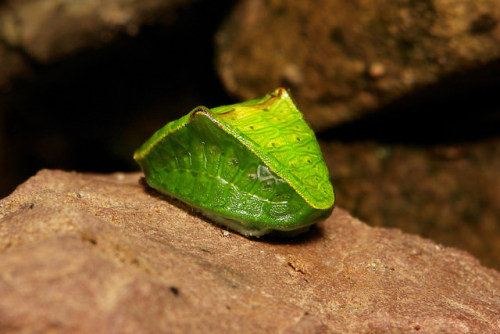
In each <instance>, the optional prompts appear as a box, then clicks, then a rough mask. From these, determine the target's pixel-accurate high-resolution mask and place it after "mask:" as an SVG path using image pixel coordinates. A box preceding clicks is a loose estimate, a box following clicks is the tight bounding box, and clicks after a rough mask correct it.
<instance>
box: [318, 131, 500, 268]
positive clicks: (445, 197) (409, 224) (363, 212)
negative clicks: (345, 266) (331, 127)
mask: <svg viewBox="0 0 500 334" xmlns="http://www.w3.org/2000/svg"><path fill="white" fill-rule="evenodd" d="M322 148H323V153H324V155H325V159H326V162H327V164H328V166H330V171H331V173H332V178H333V183H334V185H335V194H336V195H337V202H338V205H340V206H341V207H342V208H344V209H346V210H348V211H349V212H350V213H351V214H352V215H354V216H356V217H359V218H360V219H362V220H364V221H366V222H367V223H368V224H370V225H371V226H384V227H397V228H400V229H401V230H403V231H404V232H407V233H412V234H418V235H420V236H424V237H426V238H430V239H432V240H434V241H436V242H439V243H442V244H444V245H447V246H452V247H457V248H460V249H463V250H466V251H467V252H470V253H471V254H472V255H474V256H475V257H476V258H478V259H479V260H480V261H481V263H482V264H483V265H486V266H488V267H493V268H496V269H497V270H499V269H500V256H499V254H500V173H499V171H500V138H498V139H491V140H483V141H477V142H473V143H468V144H461V145H452V144H450V145H439V146H436V147H433V148H422V147H409V146H403V145H389V144H380V143H378V144H377V143H365V142H363V143H339V142H328V143H327V142H323V143H322Z"/></svg>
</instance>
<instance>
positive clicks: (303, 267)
mask: <svg viewBox="0 0 500 334" xmlns="http://www.w3.org/2000/svg"><path fill="white" fill-rule="evenodd" d="M140 177H141V175H140V174H121V173H117V174H112V175H91V174H78V173H69V172H62V171H47V170H45V171H41V172H40V173H38V174H37V175H36V176H35V177H33V178H31V179H30V180H28V181H27V182H26V183H24V184H23V185H21V186H19V187H18V189H17V190H16V191H15V192H14V193H13V194H11V195H10V196H8V197H7V198H5V199H3V200H2V201H1V202H0V296H1V298H0V332H2V333H18V332H36V331H39V332H47V331H52V332H81V333H90V332H94V333H95V332H106V333H152V332H156V333H158V332H170V333H186V332H190V333H195V332H196V333H202V332H203V333H207V332H238V333H250V332H269V333H276V332H284V333H304V332H314V333H316V332H323V333H329V332H342V333H349V332H351V333H360V332H405V333H413V332H423V333H429V332H452V333H466V332H483V333H485V332H495V331H496V332H498V331H500V317H499V314H500V298H499V289H500V273H498V272H497V271H495V270H492V269H488V268H485V267H482V266H480V265H479V262H478V261H477V260H476V259H474V258H473V257H471V256H470V255H468V254H467V253H465V252H462V251H458V250H455V249H451V248H444V247H442V246H440V245H438V244H435V243H434V242H431V241H429V240H425V239H422V238H419V237H417V236H412V235H408V234H403V233H402V232H400V231H399V230H396V229H382V228H371V227H368V226H367V225H366V224H364V223H362V222H360V221H359V220H357V219H355V218H353V217H351V216H350V215H349V214H348V213H347V212H346V211H344V210H342V209H341V208H336V209H335V210H334V213H333V214H332V216H331V217H330V218H328V219H327V220H326V221H324V222H322V223H320V224H318V226H317V227H316V228H315V229H313V230H312V231H311V232H310V233H308V234H306V235H304V236H302V237H300V238H298V239H293V240H273V239H262V240H249V239H246V238H244V237H242V236H240V235H237V234H233V233H231V232H227V231H225V230H223V229H221V228H219V227H218V226H216V225H213V224H211V223H209V222H207V221H206V220H204V219H202V218H200V217H199V216H198V215H196V214H195V213H193V212H191V211H190V210H189V209H188V208H186V207H184V206H183V205H181V204H179V203H176V202H174V201H171V200H167V199H166V198H165V197H163V196H161V195H159V194H157V193H156V192H154V191H151V190H149V189H147V188H145V187H144V185H142V184H141V183H140V182H139V179H140ZM82 319H84V321H82Z"/></svg>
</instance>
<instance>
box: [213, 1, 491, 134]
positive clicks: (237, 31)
mask: <svg viewBox="0 0 500 334" xmlns="http://www.w3.org/2000/svg"><path fill="white" fill-rule="evenodd" d="M499 21H500V3H499V2H498V1H497V0H465V1H443V0H431V1H406V0H400V1H385V0H376V1H361V2H352V1H346V0H321V1H314V2H310V1H301V0H292V1H263V0H243V1H241V3H239V5H238V6H237V8H236V9H235V10H234V11H233V13H232V16H231V17H230V19H229V20H227V22H226V24H225V25H224V26H223V27H222V28H221V30H220V32H219V34H218V36H217V42H218V54H219V56H218V67H219V73H220V75H221V78H222V80H223V82H224V84H225V86H226V88H227V89H228V90H229V91H230V92H232V93H233V94H235V95H236V96H238V97H240V98H242V99H250V98H253V97H255V96H259V95H261V94H263V93H265V92H267V91H271V90H272V89H274V87H276V86H279V85H285V86H287V87H291V88H292V93H293V95H294V97H295V98H296V99H297V101H298V104H299V105H300V106H301V108H302V109H303V110H304V111H305V112H306V117H307V119H308V120H309V121H310V122H311V124H312V125H313V127H314V128H315V129H322V128H327V127H328V126H331V125H333V124H338V123H341V122H344V121H347V120H352V119H354V118H356V117H359V116H360V115H362V114H365V113H368V112H370V111H372V110H375V109H377V108H379V107H381V106H383V105H384V104H386V103H388V102H390V101H394V100H395V99H397V98H398V97H401V96H403V95H404V94H407V93H408V92H410V91H414V90H415V89H416V88H419V87H422V86H424V85H429V84H434V83H436V82H437V81H439V80H440V79H441V78H443V77H444V76H446V75H448V74H450V73H453V72H457V71H465V70H469V69H472V68H475V67H478V66H481V65H483V64H484V63H487V62H489V61H492V60H495V59H498V58H499V57H500V24H498V22H499Z"/></svg>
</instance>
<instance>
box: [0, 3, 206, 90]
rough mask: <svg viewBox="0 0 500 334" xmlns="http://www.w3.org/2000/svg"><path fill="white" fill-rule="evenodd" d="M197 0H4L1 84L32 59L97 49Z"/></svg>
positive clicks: (0, 11) (1, 9)
mask: <svg viewBox="0 0 500 334" xmlns="http://www.w3.org/2000/svg"><path fill="white" fill-rule="evenodd" d="M195 1H198V0H170V1H163V0H149V1H126V0H108V1H105V2H102V1H96V0H92V1H64V0H37V1H31V0H15V1H14V0H7V1H3V2H1V3H0V64H1V65H0V88H2V86H3V85H6V84H7V83H9V81H10V80H11V79H12V78H13V77H16V76H20V75H22V74H23V72H25V71H26V69H27V68H29V66H30V65H31V63H39V64H40V63H42V64H43V63H52V62H55V61H58V60H61V59H63V58H64V57H67V56H69V55H72V54H75V53H78V52H81V51H84V50H88V49H93V48H98V47H100V46H102V45H104V44H106V43H109V42H110V41H112V40H113V39H114V38H116V36H118V35H120V34H128V35H135V34H137V32H138V31H139V28H140V26H141V25H144V24H148V23H152V22H159V21H163V22H168V21H169V20H172V18H173V17H175V11H176V10H177V9H178V8H179V7H181V6H186V5H187V4H189V3H193V2H195ZM22 69H24V70H25V71H22Z"/></svg>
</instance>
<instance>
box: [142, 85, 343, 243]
mask: <svg viewBox="0 0 500 334" xmlns="http://www.w3.org/2000/svg"><path fill="white" fill-rule="evenodd" d="M134 159H135V160H136V161H137V163H138V164H139V165H140V166H141V168H142V170H143V172H144V174H145V176H146V181H147V183H148V184H149V185H150V186H151V187H153V188H155V189H156V190H158V191H160V192H161V193H164V194H167V195H169V196H172V197H175V198H177V199H179V200H181V201H182V202H185V203H187V204H189V205H191V206H193V207H194V208H196V209H198V210H199V211H201V213H202V214H203V215H205V216H206V217H208V218H210V219H212V220H214V221H215V222H217V223H220V224H222V225H224V226H226V227H228V228H230V229H232V230H235V231H236V232H238V233H240V234H243V235H245V236H261V235H264V234H266V233H269V232H273V231H279V232H285V234H290V235H293V234H298V233H301V232H304V231H307V230H308V229H309V226H310V225H311V224H313V223H315V222H317V221H318V220H321V219H324V218H326V217H327V216H329V215H330V213H331V211H332V209H333V205H334V203H335V195H334V191H333V187H332V184H331V182H330V179H329V173H328V168H327V166H326V164H325V161H324V159H323V155H322V154H321V150H320V147H319V145H318V142H317V141H316V137H315V135H314V132H313V131H312V130H311V129H310V128H309V126H308V125H307V123H306V122H305V121H304V119H303V115H302V113H301V112H300V111H299V110H298V109H297V107H296V106H295V104H294V103H293V101H292V99H291V98H290V95H289V94H288V92H287V91H286V90H285V89H283V88H278V89H276V90H275V91H274V92H273V93H271V94H268V95H266V96H264V97H262V98H258V99H254V100H250V101H246V102H242V103H238V104H233V105H227V106H220V107H217V108H212V109H208V108H205V107H198V108H195V109H194V110H192V111H191V112H190V113H189V114H187V115H186V116H184V117H181V118H180V119H178V120H176V121H173V122H170V123H168V124H167V125H165V126H164V127H163V128H161V129H160V130H158V131H157V132H156V133H155V134H154V135H153V136H152V137H151V138H149V139H148V140H147V141H146V142H145V143H144V144H143V145H142V146H141V147H140V148H139V149H138V150H137V151H136V152H135V154H134Z"/></svg>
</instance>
